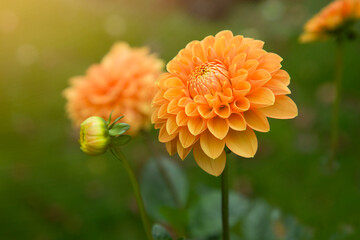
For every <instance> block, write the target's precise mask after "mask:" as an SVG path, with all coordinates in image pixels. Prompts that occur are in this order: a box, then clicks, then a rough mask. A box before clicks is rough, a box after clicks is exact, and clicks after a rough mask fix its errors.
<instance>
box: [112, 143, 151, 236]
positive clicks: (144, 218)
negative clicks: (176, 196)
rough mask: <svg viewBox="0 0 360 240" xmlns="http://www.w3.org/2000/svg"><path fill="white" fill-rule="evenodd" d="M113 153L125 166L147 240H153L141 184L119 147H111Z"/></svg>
mask: <svg viewBox="0 0 360 240" xmlns="http://www.w3.org/2000/svg"><path fill="white" fill-rule="evenodd" d="M111 153H112V154H113V155H114V156H115V157H116V158H117V159H119V160H120V161H121V162H122V163H123V164H124V167H125V169H126V171H127V173H128V175H129V178H130V182H131V185H132V187H133V190H134V194H135V198H136V203H137V205H138V208H139V211H140V215H141V220H142V222H143V225H144V230H145V233H146V236H147V239H148V240H153V237H152V234H151V228H150V223H149V220H148V217H147V215H146V211H145V207H144V202H143V200H142V197H141V193H140V188H139V184H138V183H137V180H136V178H135V174H134V172H133V171H132V169H131V166H130V164H129V162H128V161H127V159H126V157H125V155H124V154H123V153H122V151H121V150H120V148H119V147H114V146H113V147H111Z"/></svg>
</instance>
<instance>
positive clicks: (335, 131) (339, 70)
mask: <svg viewBox="0 0 360 240" xmlns="http://www.w3.org/2000/svg"><path fill="white" fill-rule="evenodd" d="M335 64H336V65H335V80H334V85H335V88H336V96H335V102H334V105H333V112H332V124H331V155H330V160H329V169H330V170H333V169H334V167H335V159H336V152H337V149H338V138H339V107H340V98H341V82H342V75H343V69H344V46H343V41H342V40H341V39H338V41H337V51H336V60H335Z"/></svg>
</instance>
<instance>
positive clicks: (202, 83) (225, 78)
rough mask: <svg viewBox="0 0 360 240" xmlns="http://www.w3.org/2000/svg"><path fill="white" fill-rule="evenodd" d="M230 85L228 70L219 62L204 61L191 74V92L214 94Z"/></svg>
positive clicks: (193, 95) (193, 93)
mask: <svg viewBox="0 0 360 240" xmlns="http://www.w3.org/2000/svg"><path fill="white" fill-rule="evenodd" d="M228 85H230V81H229V73H228V71H227V70H226V69H225V68H224V66H222V65H221V64H218V63H204V64H202V65H200V66H197V67H196V68H195V69H194V70H193V71H192V72H191V74H190V83H189V92H190V96H191V97H192V98H194V97H195V96H197V95H202V96H205V95H207V94H211V95H214V94H215V93H216V92H222V91H223V89H224V88H225V87H227V86H228Z"/></svg>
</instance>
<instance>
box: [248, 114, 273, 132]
mask: <svg viewBox="0 0 360 240" xmlns="http://www.w3.org/2000/svg"><path fill="white" fill-rule="evenodd" d="M244 117H245V120H246V123H247V125H249V127H251V128H252V129H254V130H256V131H259V132H268V131H270V125H269V121H268V120H267V118H266V116H265V115H264V114H263V113H261V112H259V111H257V110H255V109H252V110H249V111H246V112H244Z"/></svg>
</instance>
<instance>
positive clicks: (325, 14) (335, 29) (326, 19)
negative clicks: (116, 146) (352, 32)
mask: <svg viewBox="0 0 360 240" xmlns="http://www.w3.org/2000/svg"><path fill="white" fill-rule="evenodd" d="M359 19H360V0H335V1H334V2H332V3H330V4H329V5H328V6H326V7H325V8H324V9H322V10H321V11H320V12H319V13H318V14H316V15H315V16H314V17H313V18H311V19H310V20H309V21H308V22H307V23H306V24H305V27H304V33H303V34H302V35H301V37H300V41H301V42H313V41H317V40H324V39H327V38H329V37H330V36H333V35H338V34H339V33H341V32H343V31H347V30H348V27H349V26H351V24H352V23H353V22H354V21H356V20H359Z"/></svg>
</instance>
